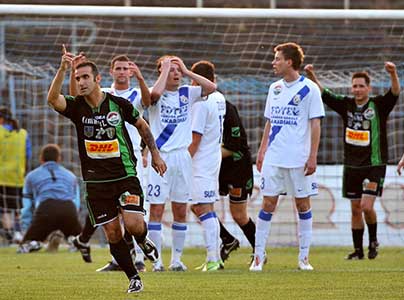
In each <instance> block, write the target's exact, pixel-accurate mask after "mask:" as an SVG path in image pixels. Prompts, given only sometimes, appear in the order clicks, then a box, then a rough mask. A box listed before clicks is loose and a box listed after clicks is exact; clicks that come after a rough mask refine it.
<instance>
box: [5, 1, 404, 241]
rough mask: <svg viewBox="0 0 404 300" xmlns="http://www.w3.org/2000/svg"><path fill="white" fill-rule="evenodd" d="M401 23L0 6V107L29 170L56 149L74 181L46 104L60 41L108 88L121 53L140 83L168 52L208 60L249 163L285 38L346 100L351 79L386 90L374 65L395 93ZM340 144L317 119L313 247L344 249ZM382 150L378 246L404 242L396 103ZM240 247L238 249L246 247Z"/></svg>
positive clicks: (365, 17) (384, 16) (285, 209)
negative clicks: (9, 115)
mask: <svg viewBox="0 0 404 300" xmlns="http://www.w3.org/2000/svg"><path fill="white" fill-rule="evenodd" d="M403 21H404V11H402V10H333V9H327V10H324V9H310V10H309V9H303V10H300V9H299V10H298V9H230V8H229V9H225V8H173V7H165V8H164V7H108V6H60V5H54V6H50V5H6V4H3V5H0V92H1V97H0V105H7V106H10V107H12V108H13V111H14V113H15V114H16V116H17V118H18V119H19V120H20V123H21V125H22V127H24V128H26V129H27V130H28V132H29V133H30V135H31V140H32V143H33V160H32V161H31V162H30V167H31V168H32V167H35V166H37V165H38V161H37V159H36V158H37V157H38V153H39V150H40V147H41V146H42V145H43V144H45V143H49V142H51V143H58V144H59V145H61V148H62V152H63V163H64V165H65V166H66V167H68V168H69V169H72V170H73V171H74V172H75V173H76V174H77V175H80V167H79V157H78V152H77V147H76V142H75V131H74V128H73V127H72V125H71V124H70V122H69V121H68V120H66V119H65V118H63V117H61V116H59V115H58V114H57V113H55V112H54V111H53V110H51V109H50V108H48V106H47V103H46V95H47V90H48V88H49V85H50V82H51V80H52V78H53V76H54V74H55V72H56V70H57V68H58V66H59V63H60V58H61V45H62V44H66V45H67V47H68V50H69V51H72V52H74V53H78V52H79V51H83V52H85V53H86V55H87V56H88V57H89V58H90V59H91V60H94V61H95V62H96V63H97V65H98V66H99V67H100V72H101V74H102V77H103V79H102V85H103V86H109V85H110V84H111V79H110V76H109V63H110V60H111V58H112V57H113V56H114V55H117V54H127V55H128V56H129V57H130V58H131V59H132V60H134V61H135V62H136V64H137V65H138V66H139V68H140V69H141V71H142V73H143V75H144V77H145V79H146V82H147V84H148V85H149V86H152V85H153V84H154V82H155V81H156V79H157V76H158V74H157V72H156V66H155V62H156V60H157V58H158V57H160V56H161V55H164V54H174V55H178V56H179V57H181V58H182V59H183V60H184V62H185V63H186V65H187V66H191V65H192V63H194V62H196V61H198V60H201V59H204V60H210V61H212V62H213V63H214V64H215V65H216V71H217V75H218V87H219V89H220V90H221V91H222V92H223V93H224V95H225V96H226V98H227V99H229V100H230V101H231V102H232V103H234V104H235V105H236V106H237V107H238V109H239V112H240V116H241V118H242V121H243V123H244V125H245V127H246V131H247V134H248V139H249V144H250V147H251V152H252V154H253V156H254V158H255V156H256V153H257V149H258V146H259V142H260V139H261V135H262V131H263V128H264V123H265V120H264V117H263V111H264V107H265V99H266V95H267V91H268V87H269V85H270V83H272V82H274V81H275V80H277V78H276V77H275V76H274V74H273V72H272V65H271V61H272V59H273V48H274V46H276V45H277V44H279V43H283V42H288V41H293V42H297V43H298V44H300V45H301V46H302V47H303V50H304V52H305V63H312V64H314V66H315V68H316V70H317V74H318V77H319V79H320V80H321V81H322V83H323V84H324V85H325V86H327V87H330V88H332V89H333V90H335V91H336V92H340V93H344V94H347V93H349V92H350V77H351V74H352V72H354V71H360V70H366V71H368V72H369V74H370V75H371V78H372V86H373V93H374V94H377V93H384V92H386V91H387V90H388V88H389V85H390V82H389V76H388V74H387V73H386V71H385V70H384V61H393V62H394V63H395V64H396V65H397V68H398V71H399V76H400V79H401V82H402V86H404V83H403V78H404V74H403V73H404V72H403V70H404V68H403V67H404V22H403ZM302 74H303V72H302ZM67 83H68V82H67V80H66V82H65V85H64V86H63V90H64V92H67V91H68V89H67ZM133 84H135V82H133ZM342 135H343V131H342V122H341V120H340V118H339V117H338V115H337V114H336V113H334V112H332V111H330V110H327V111H326V118H324V119H323V121H322V136H321V145H320V149H319V155H318V162H319V165H320V168H319V171H318V172H317V174H318V178H319V182H320V184H321V186H320V187H321V193H320V196H319V197H317V198H314V199H313V210H314V222H315V223H314V228H315V238H314V243H318V244H328V245H332V244H334V243H336V242H341V241H342V243H343V244H347V245H349V244H350V236H349V230H350V229H349V228H350V207H349V202H348V201H347V200H344V199H342V198H341V174H342V171H341V163H342V158H343V156H342V151H343V145H342ZM388 143H389V163H390V164H391V165H392V166H390V167H389V171H388V174H389V175H388V178H387V179H386V192H385V195H386V196H384V198H383V199H381V201H380V202H377V209H378V216H379V220H380V222H381V224H380V225H379V228H380V232H381V234H382V236H381V239H382V244H386V243H390V244H397V243H402V242H403V239H404V238H403V237H404V232H403V230H404V203H403V202H404V200H403V199H404V197H403V187H404V182H403V179H401V177H397V176H396V175H395V174H394V166H393V165H394V164H395V163H396V162H397V161H398V159H399V158H400V157H401V155H402V153H403V151H404V104H403V99H402V96H400V100H399V102H398V104H397V105H396V107H395V109H394V111H393V112H392V113H391V114H390V118H389V121H388ZM256 179H257V180H256V185H257V186H256V189H255V193H254V195H253V198H252V200H251V201H250V204H249V213H250V216H252V217H253V218H256V215H257V212H258V210H259V207H260V201H261V198H260V195H259V193H258V177H257V178H256ZM291 203H292V202H291V201H290V199H286V200H285V201H283V202H281V204H280V206H279V212H280V213H279V214H278V216H277V217H275V219H274V227H273V229H272V232H273V234H272V235H271V238H270V243H271V244H277V245H289V244H295V243H296V219H295V218H294V214H293V208H292V206H291V205H290V204H291ZM217 209H218V213H219V215H221V216H222V217H224V219H225V221H226V224H228V225H229V226H230V227H231V229H232V230H233V231H234V232H235V233H236V234H237V236H238V237H240V238H241V239H242V233H241V231H240V230H239V229H238V228H237V226H235V225H232V224H233V222H231V217H230V215H229V211H228V208H227V207H226V206H225V204H224V202H220V203H218V205H217ZM283 213H284V214H283ZM316 216H317V217H316ZM168 218H170V214H168ZM276 218H277V219H276ZM189 221H190V222H191V224H192V226H191V227H192V228H193V229H191V234H190V236H191V238H190V239H189V242H190V243H192V244H193V245H194V244H198V243H202V240H201V239H199V240H198V237H200V234H199V227H198V226H199V225H198V224H197V223H196V220H195V219H193V217H190V220H189ZM167 222H168V221H167ZM167 228H169V227H167ZM167 230H169V229H167ZM330 232H333V234H330ZM168 240H169V239H167V241H166V242H169V241H168ZM243 245H247V243H246V241H245V240H243Z"/></svg>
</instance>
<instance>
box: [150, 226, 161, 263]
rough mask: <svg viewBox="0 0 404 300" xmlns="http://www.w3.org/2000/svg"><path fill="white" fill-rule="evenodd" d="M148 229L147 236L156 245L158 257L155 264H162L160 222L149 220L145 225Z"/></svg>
mask: <svg viewBox="0 0 404 300" xmlns="http://www.w3.org/2000/svg"><path fill="white" fill-rule="evenodd" d="M147 229H148V231H149V232H148V235H149V238H150V239H151V240H152V241H153V243H154V244H155V245H156V248H157V251H158V253H159V259H158V261H157V262H156V263H157V264H161V265H162V264H163V257H162V255H161V244H162V235H161V230H162V227H161V223H157V222H149V224H148V225H147Z"/></svg>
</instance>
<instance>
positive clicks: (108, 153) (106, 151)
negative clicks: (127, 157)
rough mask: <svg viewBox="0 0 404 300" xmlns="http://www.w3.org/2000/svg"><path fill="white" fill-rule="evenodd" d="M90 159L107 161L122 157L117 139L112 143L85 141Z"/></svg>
mask: <svg viewBox="0 0 404 300" xmlns="http://www.w3.org/2000/svg"><path fill="white" fill-rule="evenodd" d="M84 143H85V147H86V152H87V155H88V157H90V158H94V159H105V158H113V157H120V155H121V152H120V150H119V143H118V140H117V139H114V140H111V141H89V140H84Z"/></svg>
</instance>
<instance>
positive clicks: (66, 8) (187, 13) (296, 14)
mask: <svg viewBox="0 0 404 300" xmlns="http://www.w3.org/2000/svg"><path fill="white" fill-rule="evenodd" d="M0 15H6V16H7V15H46V16H122V17H131V16H133V17H139V16H143V17H180V18H181V17H182V18H195V17H201V18H262V19H271V18H274V19H282V18H294V19H359V20H360V19H404V10H376V9H249V8H196V7H190V8H188V7H144V6H129V7H128V6H89V5H80V6H73V5H25V4H24V5H21V4H20V5H19V4H15V5H11V4H1V5H0Z"/></svg>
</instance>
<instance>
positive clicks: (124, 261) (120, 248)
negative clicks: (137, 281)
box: [109, 239, 137, 279]
mask: <svg viewBox="0 0 404 300" xmlns="http://www.w3.org/2000/svg"><path fill="white" fill-rule="evenodd" d="M109 251H110V252H111V255H112V256H113V257H114V258H115V260H116V262H117V263H118V265H119V266H120V267H121V269H122V270H123V271H124V272H125V274H126V276H127V277H128V278H129V279H130V278H132V277H133V276H135V275H137V270H136V268H135V266H134V265H133V261H132V257H131V256H130V253H129V247H128V245H127V244H126V243H125V240H124V239H121V240H120V241H119V242H118V243H116V244H112V243H109Z"/></svg>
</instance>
